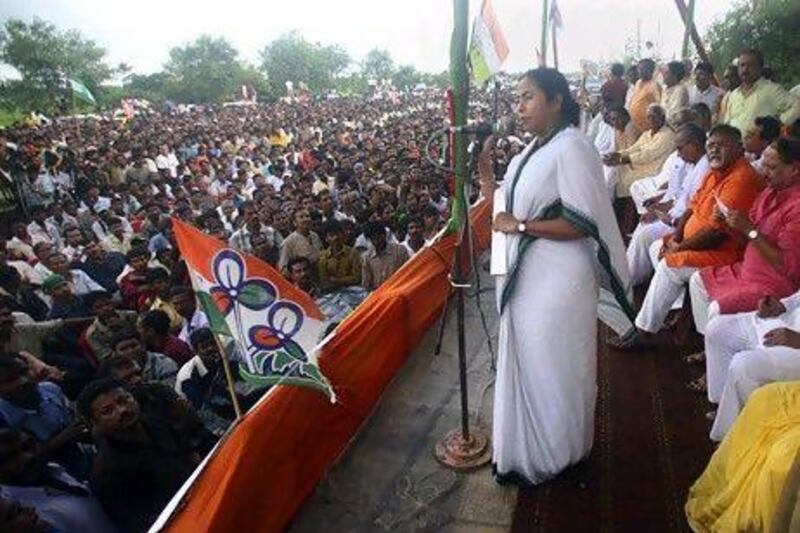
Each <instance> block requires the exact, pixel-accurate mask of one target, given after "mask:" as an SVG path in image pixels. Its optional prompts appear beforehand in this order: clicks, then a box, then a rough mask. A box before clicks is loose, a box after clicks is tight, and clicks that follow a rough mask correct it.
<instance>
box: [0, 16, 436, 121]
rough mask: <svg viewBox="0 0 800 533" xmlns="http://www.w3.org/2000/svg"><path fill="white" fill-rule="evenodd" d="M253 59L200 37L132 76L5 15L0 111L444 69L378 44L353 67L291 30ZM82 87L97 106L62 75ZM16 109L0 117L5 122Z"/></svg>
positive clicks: (94, 51)
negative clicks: (398, 56)
mask: <svg viewBox="0 0 800 533" xmlns="http://www.w3.org/2000/svg"><path fill="white" fill-rule="evenodd" d="M260 55H261V63H260V64H259V65H257V66H256V65H250V64H247V63H245V62H243V61H242V60H241V59H240V58H239V53H238V51H237V50H236V49H235V48H234V47H233V45H232V44H231V43H230V42H229V41H228V40H226V39H224V38H222V37H215V36H210V35H202V36H200V37H198V38H197V39H195V40H194V41H192V42H190V43H187V44H185V45H183V46H178V47H176V48H173V49H172V50H170V54H169V59H168V61H167V63H166V64H165V65H164V69H163V70H162V71H161V72H155V73H152V74H136V73H134V72H133V71H132V68H131V67H130V65H128V64H126V63H124V62H123V63H119V64H117V65H116V66H113V67H112V66H109V65H108V64H107V63H106V62H105V50H103V48H101V47H99V46H98V45H97V44H96V43H94V42H93V41H92V40H90V39H86V38H85V37H83V36H82V35H81V34H80V33H79V32H77V31H75V30H68V31H61V30H59V29H58V28H56V27H55V26H54V25H52V24H50V23H49V22H45V21H43V20H40V19H34V21H33V22H31V23H26V22H23V21H20V20H14V19H11V20H8V21H7V22H6V23H5V24H4V26H3V28H2V30H0V60H2V61H3V62H5V63H7V64H8V65H11V66H13V67H14V68H16V70H17V71H19V73H20V77H21V79H19V80H7V81H5V82H0V109H4V110H23V111H28V110H34V109H36V110H41V111H42V112H44V113H45V114H48V115H55V114H58V113H70V112H90V111H93V110H107V109H113V108H115V107H117V106H118V105H119V101H120V100H121V99H122V98H127V97H134V98H143V99H147V100H150V101H151V102H153V103H155V104H160V103H162V102H163V101H164V100H167V99H169V100H172V101H175V102H178V103H204V102H215V103H220V102H224V101H228V100H233V99H238V98H239V95H240V94H241V93H240V88H241V86H242V85H243V84H249V85H252V86H253V88H254V89H255V90H256V92H257V93H258V94H259V96H260V99H262V100H264V99H270V98H277V97H280V96H283V95H285V94H286V82H287V81H292V82H293V83H294V87H295V89H299V88H300V87H301V86H305V87H307V88H308V90H309V91H310V92H311V93H312V94H315V95H322V94H326V93H328V92H330V91H333V90H336V91H338V92H339V93H340V94H344V95H356V94H367V93H369V92H370V91H371V90H372V88H371V85H370V80H384V79H391V80H392V82H393V83H394V85H395V86H396V87H398V88H400V89H411V88H413V87H415V86H416V85H418V84H419V83H425V84H426V85H429V86H430V85H436V86H446V85H447V84H448V77H447V73H446V72H442V73H439V74H429V73H423V72H418V71H417V70H416V69H415V68H414V67H413V66H410V65H402V66H399V67H398V66H396V65H395V63H394V60H393V59H392V57H391V55H390V54H389V52H388V51H386V50H381V49H373V50H371V51H370V52H369V53H368V54H367V55H366V57H365V58H364V61H363V62H362V63H361V65H360V66H358V65H357V66H356V68H351V65H352V61H351V59H350V56H349V55H348V53H347V52H346V51H345V50H344V48H342V47H341V46H340V45H336V44H333V45H325V44H321V43H313V42H310V41H307V40H306V39H304V38H303V37H302V36H301V35H300V34H299V33H297V32H290V33H286V34H284V35H282V36H280V37H279V38H277V39H275V40H274V41H272V42H270V43H269V44H267V45H266V46H265V47H264V48H263V49H262V51H261V54H260ZM66 77H70V78H74V79H76V80H79V81H81V82H82V83H83V84H84V85H86V86H87V87H88V88H89V90H90V91H91V92H92V94H93V95H94V97H95V99H96V100H97V106H96V107H93V106H91V105H86V104H83V103H81V102H78V101H76V100H75V99H73V98H72V94H71V91H70V90H69V89H68V87H67V84H66V81H65V78H66ZM15 116H16V111H14V112H12V111H8V112H6V113H5V114H4V115H2V116H0V119H5V120H6V121H8V120H12V118H10V117H15Z"/></svg>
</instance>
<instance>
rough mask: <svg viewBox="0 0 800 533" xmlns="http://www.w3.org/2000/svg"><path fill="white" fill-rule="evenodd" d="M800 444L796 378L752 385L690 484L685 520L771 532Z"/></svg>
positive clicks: (697, 525) (701, 527) (702, 526)
mask: <svg viewBox="0 0 800 533" xmlns="http://www.w3.org/2000/svg"><path fill="white" fill-rule="evenodd" d="M798 449H800V381H788V382H782V383H772V384H770V385H766V386H764V387H761V388H760V389H758V390H756V392H754V393H753V394H752V395H751V396H750V399H749V400H748V402H747V405H746V406H745V408H744V409H743V410H742V412H741V414H740V415H739V418H738V419H737V420H736V423H735V424H734V425H733V428H731V431H730V432H729V433H728V435H727V436H726V437H725V439H724V440H723V441H722V444H721V445H720V447H719V448H718V449H717V451H716V452H715V453H714V455H713V456H712V457H711V461H710V462H709V463H708V467H706V470H705V472H703V475H701V476H700V478H699V479H698V480H697V481H696V482H695V484H694V485H693V486H692V488H691V489H689V499H688V501H687V502H686V517H687V519H688V521H689V525H690V526H691V527H692V529H693V530H694V531H704V532H705V531H708V532H712V531H714V532H716V531H718V532H726V533H727V532H729V531H763V532H770V531H772V530H773V529H772V527H773V519H774V516H775V511H776V508H777V505H778V500H779V499H780V497H781V491H782V490H783V487H784V483H785V482H786V479H787V475H788V473H789V470H790V469H791V468H792V464H793V463H794V461H795V457H796V456H797V452H798Z"/></svg>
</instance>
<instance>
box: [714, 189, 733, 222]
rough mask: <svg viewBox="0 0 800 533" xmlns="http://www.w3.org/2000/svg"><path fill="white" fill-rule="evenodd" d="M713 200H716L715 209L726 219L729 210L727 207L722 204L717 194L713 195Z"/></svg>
mask: <svg viewBox="0 0 800 533" xmlns="http://www.w3.org/2000/svg"><path fill="white" fill-rule="evenodd" d="M714 198H715V199H716V200H717V209H719V212H720V213H722V216H724V217H727V216H728V213H729V212H730V208H728V206H727V205H725V204H724V203H722V199H721V198H720V197H719V195H718V194H715V195H714Z"/></svg>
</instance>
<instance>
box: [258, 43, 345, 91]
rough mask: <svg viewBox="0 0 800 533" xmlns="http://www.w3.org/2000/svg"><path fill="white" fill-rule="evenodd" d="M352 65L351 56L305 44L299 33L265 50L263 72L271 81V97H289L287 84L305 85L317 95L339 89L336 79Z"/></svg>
mask: <svg viewBox="0 0 800 533" xmlns="http://www.w3.org/2000/svg"><path fill="white" fill-rule="evenodd" d="M349 64H350V56H349V55H348V54H347V52H346V51H345V50H344V48H342V47H341V46H339V45H322V44H320V43H311V42H309V41H307V40H305V39H304V38H303V37H301V36H300V34H299V33H297V32H290V33H287V34H284V35H282V36H280V37H278V38H277V39H275V40H274V41H272V42H271V43H269V44H268V45H267V46H265V47H264V49H263V50H261V68H262V70H263V71H264V72H265V73H266V75H267V80H268V81H269V94H270V95H271V96H272V97H276V98H277V97H280V96H284V95H285V94H286V82H287V81H291V82H292V83H293V84H294V87H295V88H296V89H297V88H299V84H300V83H303V84H305V85H306V86H307V87H308V89H309V90H310V91H311V92H312V93H315V94H321V93H324V92H328V91H330V90H332V89H334V88H335V87H336V79H337V78H338V77H339V76H341V75H342V73H343V72H344V70H345V69H346V68H347V66H348V65H349Z"/></svg>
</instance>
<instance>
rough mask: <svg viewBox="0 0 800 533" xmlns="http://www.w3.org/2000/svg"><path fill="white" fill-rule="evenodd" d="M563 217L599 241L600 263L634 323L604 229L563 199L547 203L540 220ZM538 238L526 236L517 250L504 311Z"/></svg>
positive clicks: (506, 287) (503, 299) (502, 303)
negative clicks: (524, 258) (521, 266)
mask: <svg viewBox="0 0 800 533" xmlns="http://www.w3.org/2000/svg"><path fill="white" fill-rule="evenodd" d="M559 217H561V218H563V219H564V220H566V221H567V222H569V223H570V224H572V225H573V226H575V227H576V228H577V229H579V230H580V231H581V232H582V233H583V234H585V235H586V236H588V237H591V238H592V239H594V240H595V242H597V244H598V248H597V260H598V261H599V262H600V265H601V266H602V267H603V269H605V270H606V272H608V276H609V279H610V282H611V290H612V292H613V294H614V298H615V299H616V301H617V302H616V303H617V305H619V307H620V308H621V309H622V311H623V312H624V313H625V316H627V317H628V319H629V320H630V321H631V322H633V321H634V320H635V318H636V313H635V312H634V310H633V306H631V303H630V301H629V300H628V297H627V293H626V290H625V288H624V287H623V286H622V282H621V281H620V279H619V275H618V274H617V273H616V271H615V270H614V268H613V266H612V265H611V258H610V255H609V253H608V247H607V246H606V243H605V242H604V241H603V239H601V238H600V232H599V231H598V230H597V225H596V224H595V223H594V221H592V219H591V218H589V217H588V216H586V215H584V214H583V213H581V212H580V211H579V210H578V209H576V208H574V207H572V206H570V205H565V204H563V203H562V201H561V200H560V199H559V200H556V201H554V202H553V203H552V204H550V205H549V206H547V207H546V208H545V209H544V211H543V212H542V216H541V217H538V218H537V219H536V220H553V219H555V218H559ZM536 239H537V237H534V236H532V235H525V236H523V237H522V242H521V243H520V246H519V250H518V252H517V258H516V261H515V262H514V266H513V267H512V268H511V271H510V272H509V273H508V277H507V279H506V283H505V285H504V286H503V294H502V297H501V298H500V313H501V314H502V312H503V311H504V310H505V308H506V304H508V301H509V300H510V299H511V294H512V293H513V291H514V287H515V286H516V281H517V276H518V274H519V264H520V261H521V259H522V255H523V254H524V253H525V251H526V250H527V249H528V247H529V246H530V244H531V243H533V242H534V241H535V240H536Z"/></svg>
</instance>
